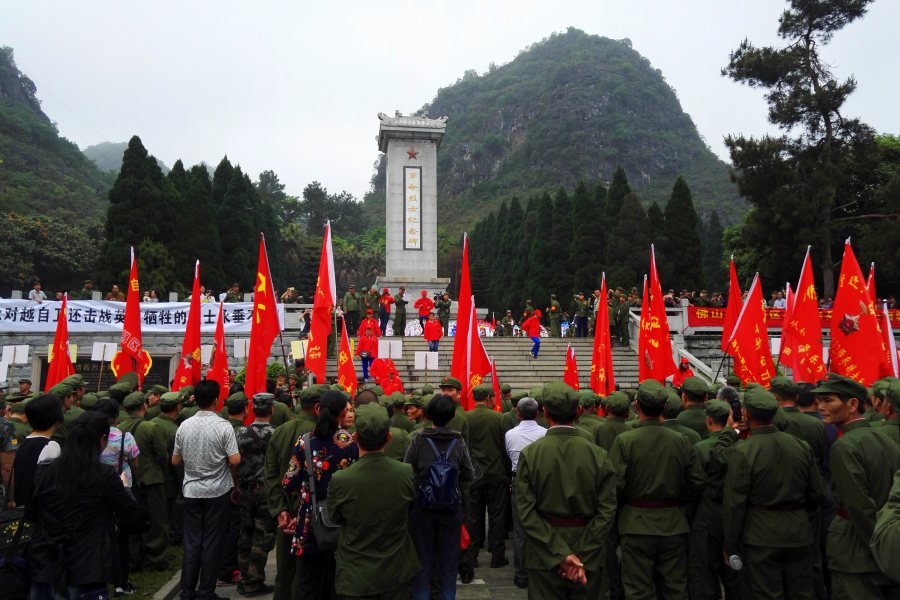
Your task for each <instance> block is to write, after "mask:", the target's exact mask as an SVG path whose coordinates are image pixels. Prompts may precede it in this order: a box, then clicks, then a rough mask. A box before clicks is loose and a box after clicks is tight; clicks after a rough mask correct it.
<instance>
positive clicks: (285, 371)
mask: <svg viewBox="0 0 900 600" xmlns="http://www.w3.org/2000/svg"><path fill="white" fill-rule="evenodd" d="M278 339H279V340H281V360H282V361H283V362H284V376H285V377H286V378H287V381H288V393H289V394H291V393H293V391H294V386H292V385H291V383H290V382H291V378H290V376H289V375H288V366H287V354H286V353H285V351H284V335H283V334H282V333H281V332H280V331H279V332H278ZM294 371H295V372H296V369H294Z"/></svg>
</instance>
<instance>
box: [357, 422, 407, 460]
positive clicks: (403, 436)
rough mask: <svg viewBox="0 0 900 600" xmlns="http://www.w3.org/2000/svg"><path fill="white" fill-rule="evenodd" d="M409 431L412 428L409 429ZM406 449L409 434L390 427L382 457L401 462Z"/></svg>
mask: <svg viewBox="0 0 900 600" xmlns="http://www.w3.org/2000/svg"><path fill="white" fill-rule="evenodd" d="M407 420H409V419H407ZM354 424H355V423H354ZM410 429H412V428H411V427H410ZM407 448H409V434H408V433H406V430H404V429H400V428H399V427H391V441H389V442H388V443H387V444H386V445H385V447H384V455H385V456H387V457H388V458H393V459H394V460H399V461H400V462H403V458H404V457H405V456H406V449H407Z"/></svg>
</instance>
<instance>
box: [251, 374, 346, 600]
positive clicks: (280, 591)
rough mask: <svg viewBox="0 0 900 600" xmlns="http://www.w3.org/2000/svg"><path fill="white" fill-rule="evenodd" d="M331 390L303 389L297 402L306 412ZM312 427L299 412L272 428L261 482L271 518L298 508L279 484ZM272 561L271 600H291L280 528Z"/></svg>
mask: <svg viewBox="0 0 900 600" xmlns="http://www.w3.org/2000/svg"><path fill="white" fill-rule="evenodd" d="M330 390H331V388H330V387H329V386H327V385H324V384H321V383H320V384H316V385H312V386H309V387H307V388H304V389H303V391H302V392H301V393H300V402H301V405H302V404H306V405H307V406H308V407H309V408H310V409H311V408H312V407H313V406H315V404H316V403H318V401H319V398H321V397H322V394H324V393H325V392H327V391H330ZM315 427H316V417H315V415H313V414H311V413H308V412H302V411H301V412H300V413H298V414H297V416H295V417H294V420H293V421H288V422H287V423H285V424H284V425H282V426H280V427H278V428H277V429H275V433H273V434H272V439H271V440H270V441H269V447H268V448H267V449H266V461H265V467H264V469H265V470H264V472H263V483H264V484H265V490H266V502H267V503H268V507H269V512H270V513H271V514H272V517H274V518H276V519H277V518H278V514H279V513H281V512H284V511H287V512H288V514H289V515H290V516H289V518H293V517H294V516H295V515H296V514H297V510H298V508H299V499H298V498H297V495H296V494H288V493H287V492H285V491H284V488H283V487H282V485H281V482H282V480H283V478H284V474H285V473H287V470H288V465H289V464H290V462H291V453H292V452H293V450H294V446H295V445H296V444H297V440H299V439H300V436H302V435H303V434H304V433H309V432H310V431H312V430H313V429H315ZM275 562H276V565H277V569H276V575H275V595H274V598H273V600H291V598H292V596H293V593H294V589H295V588H296V587H297V580H296V576H297V561H296V560H294V556H293V555H292V554H291V536H290V535H287V534H285V533H284V532H283V531H282V530H281V528H278V529H277V530H276V532H275Z"/></svg>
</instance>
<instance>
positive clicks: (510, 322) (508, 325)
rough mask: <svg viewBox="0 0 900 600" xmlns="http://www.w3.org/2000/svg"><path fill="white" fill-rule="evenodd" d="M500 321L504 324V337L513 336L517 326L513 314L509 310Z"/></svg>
mask: <svg viewBox="0 0 900 600" xmlns="http://www.w3.org/2000/svg"><path fill="white" fill-rule="evenodd" d="M500 323H501V324H502V325H503V337H512V336H513V330H514V329H515V327H516V320H515V319H513V318H512V314H511V313H509V312H507V314H506V316H505V317H503V319H502V320H501V321H500Z"/></svg>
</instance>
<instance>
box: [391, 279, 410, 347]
mask: <svg viewBox="0 0 900 600" xmlns="http://www.w3.org/2000/svg"><path fill="white" fill-rule="evenodd" d="M405 291H406V288H400V291H399V292H397V293H396V294H394V335H395V336H396V337H403V336H404V335H406V305H407V304H409V302H407V301H406V300H404V299H403V296H404V294H403V292H405Z"/></svg>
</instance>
